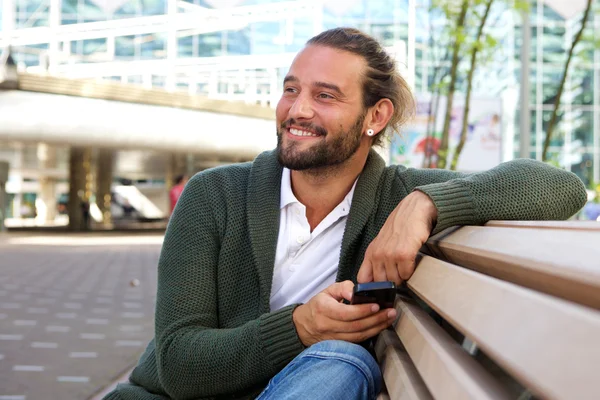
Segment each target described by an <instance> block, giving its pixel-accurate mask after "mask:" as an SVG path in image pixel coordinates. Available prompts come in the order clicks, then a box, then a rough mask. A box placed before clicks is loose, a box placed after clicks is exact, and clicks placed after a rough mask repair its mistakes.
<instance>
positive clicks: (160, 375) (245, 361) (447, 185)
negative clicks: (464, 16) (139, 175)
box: [105, 150, 586, 400]
mask: <svg viewBox="0 0 600 400" xmlns="http://www.w3.org/2000/svg"><path fill="white" fill-rule="evenodd" d="M281 171H282V168H281V166H280V165H279V164H278V162H277V158H276V156H275V153H274V152H266V153H263V154H261V155H259V156H258V157H257V158H256V160H254V162H252V163H245V164H239V165H232V166H227V167H220V168H215V169H211V170H207V171H203V172H201V173H198V174H197V175H195V176H194V177H193V178H192V179H191V180H190V182H189V183H188V184H187V186H186V188H185V190H184V192H183V194H182V196H181V198H180V199H179V202H178V204H177V207H176V209H175V211H174V213H173V215H172V217H171V220H170V222H169V226H168V228H167V231H166V235H165V239H164V244H163V248H162V252H161V255H160V260H159V264H158V292H157V293H158V296H157V300H156V325H155V328H156V329H155V339H154V340H153V341H152V342H150V344H149V345H148V347H147V349H146V351H145V353H144V354H143V356H142V357H141V359H140V361H139V364H138V366H137V367H136V368H135V370H134V371H133V373H132V374H131V377H130V383H127V384H121V385H119V386H118V388H117V389H115V390H114V391H113V392H111V393H110V394H108V395H107V396H106V397H105V399H109V400H115V399H121V400H150V399H154V400H157V399H204V398H252V397H254V396H256V395H257V394H258V393H260V391H261V389H262V388H264V386H266V384H267V382H268V381H269V379H270V378H272V377H273V376H274V375H275V374H277V372H279V371H280V370H281V369H282V368H283V367H284V366H285V365H286V364H287V363H289V362H290V361H291V360H292V359H293V358H294V357H295V356H297V355H298V354H299V353H300V352H301V351H302V350H303V349H304V346H303V345H302V343H301V342H300V340H299V338H298V335H297V333H296V330H295V328H294V324H293V322H292V312H293V310H294V308H295V307H296V306H297V305H291V306H288V307H284V308H283V309H280V310H277V311H274V312H271V311H270V309H269V300H270V299H269V298H270V293H271V282H272V277H273V265H274V259H275V250H276V246H277V234H278V228H279V212H280V211H279V193H280V183H281ZM414 190H420V191H423V192H424V193H426V194H427V195H429V197H431V199H432V200H433V202H434V203H435V205H436V207H437V209H438V221H437V225H436V227H435V230H434V233H437V232H439V231H441V230H443V229H445V228H448V227H450V226H453V225H478V224H483V223H485V222H486V221H489V220H492V219H496V220H552V219H554V220H556V219H567V218H568V217H570V216H572V215H573V214H574V213H576V212H577V211H578V210H579V209H580V208H581V207H582V206H583V205H584V203H585V201H586V191H585V188H584V186H583V184H582V182H581V181H580V180H579V179H578V178H577V177H576V176H575V175H574V174H572V173H570V172H566V171H563V170H560V169H557V168H554V167H551V166H548V165H546V164H543V163H540V162H536V161H532V160H526V159H520V160H515V161H511V162H507V163H503V164H501V165H499V166H497V167H496V168H493V169H491V170H489V171H487V172H482V173H474V174H463V173H458V172H453V171H447V170H433V169H410V168H405V167H402V166H390V167H386V166H385V163H384V161H383V160H382V159H381V157H379V156H378V155H377V154H376V153H375V152H374V151H373V150H372V151H371V153H370V154H369V158H368V160H367V163H366V165H365V168H364V171H363V172H362V174H361V175H360V177H359V179H358V183H357V185H356V189H355V193H354V198H353V199H352V207H351V209H350V214H349V216H348V220H347V224H346V229H345V232H344V237H343V241H342V249H341V254H340V262H339V268H338V274H337V280H338V281H341V280H346V279H352V280H355V277H356V274H357V272H358V268H359V267H360V265H361V261H362V260H363V257H364V254H365V250H366V248H367V246H368V245H369V243H370V242H371V241H372V240H373V238H374V237H375V236H376V235H377V232H378V231H379V230H380V228H381V227H382V225H383V224H384V222H385V220H386V219H387V217H388V215H389V214H390V213H391V212H392V211H393V209H394V208H395V207H396V206H397V204H398V203H399V202H400V201H401V200H402V199H403V198H404V197H405V196H407V195H408V194H409V193H411V192H412V191H414Z"/></svg>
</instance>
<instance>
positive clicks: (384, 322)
mask: <svg viewBox="0 0 600 400" xmlns="http://www.w3.org/2000/svg"><path fill="white" fill-rule="evenodd" d="M392 311H393V312H392ZM388 313H391V315H393V316H392V317H390V316H388ZM378 314H381V315H383V316H384V318H381V319H378V323H376V324H373V325H369V326H366V328H365V329H363V330H361V331H350V332H339V333H337V334H336V335H335V337H332V338H331V339H339V340H345V341H347V342H352V343H360V342H362V341H365V340H367V339H369V338H372V337H373V336H375V335H377V334H378V333H379V332H381V331H383V330H384V329H386V328H388V327H389V326H391V325H392V324H393V323H394V321H395V319H396V311H395V310H382V311H380V312H379V313H378Z"/></svg>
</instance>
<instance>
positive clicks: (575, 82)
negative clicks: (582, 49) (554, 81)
mask: <svg viewBox="0 0 600 400" xmlns="http://www.w3.org/2000/svg"><path fill="white" fill-rule="evenodd" d="M569 79H570V81H571V85H572V88H573V94H574V97H573V102H572V103H573V104H584V105H589V104H593V103H594V71H593V70H592V69H586V68H577V67H576V66H575V68H570V71H569Z"/></svg>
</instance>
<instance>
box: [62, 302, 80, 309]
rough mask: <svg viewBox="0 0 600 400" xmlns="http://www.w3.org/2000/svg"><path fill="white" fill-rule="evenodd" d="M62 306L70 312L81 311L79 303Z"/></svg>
mask: <svg viewBox="0 0 600 400" xmlns="http://www.w3.org/2000/svg"><path fill="white" fill-rule="evenodd" d="M64 306H65V308H69V309H71V310H81V304H80V303H65V304H64Z"/></svg>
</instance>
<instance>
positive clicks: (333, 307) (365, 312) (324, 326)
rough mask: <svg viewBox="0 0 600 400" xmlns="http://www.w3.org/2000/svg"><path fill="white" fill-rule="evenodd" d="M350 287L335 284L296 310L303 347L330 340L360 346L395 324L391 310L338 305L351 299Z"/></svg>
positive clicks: (369, 305) (295, 323)
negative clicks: (358, 344) (344, 300)
mask: <svg viewBox="0 0 600 400" xmlns="http://www.w3.org/2000/svg"><path fill="white" fill-rule="evenodd" d="M353 287H354V284H353V283H352V282H351V281H344V282H338V283H334V284H333V285H331V286H329V287H328V288H327V289H325V290H323V291H322V292H321V293H319V294H317V295H316V296H315V297H313V298H312V299H310V300H309V301H308V303H306V304H302V305H301V306H298V307H296V309H295V310H294V313H293V314H292V318H293V320H294V325H296V331H297V332H298V336H299V337H300V340H301V341H302V343H303V344H304V345H305V346H307V347H308V346H310V345H313V344H315V343H317V342H320V341H323V340H333V339H335V340H345V341H347V342H353V343H360V342H362V341H364V340H366V339H369V338H370V337H373V336H375V335H377V334H378V333H379V332H381V331H382V330H384V329H385V328H387V327H388V326H390V325H391V324H392V323H393V322H394V320H395V319H396V310H394V309H391V308H390V309H385V310H379V306H378V305H377V304H357V305H348V304H343V303H341V300H343V299H346V300H351V299H352V289H353Z"/></svg>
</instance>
